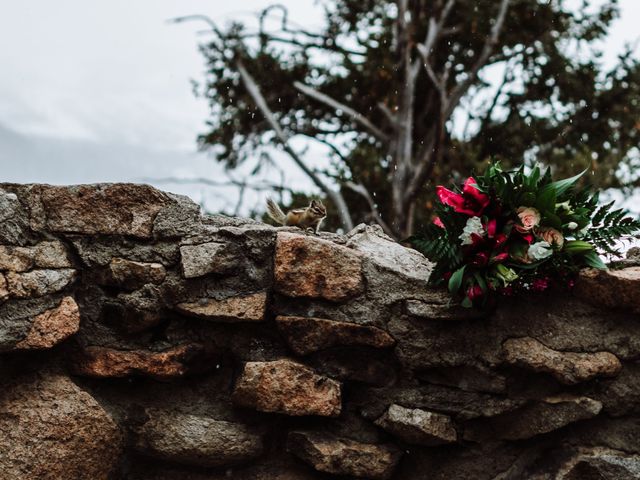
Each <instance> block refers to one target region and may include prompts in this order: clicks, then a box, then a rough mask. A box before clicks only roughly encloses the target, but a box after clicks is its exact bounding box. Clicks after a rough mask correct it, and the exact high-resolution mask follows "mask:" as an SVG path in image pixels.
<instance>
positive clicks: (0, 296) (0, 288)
mask: <svg viewBox="0 0 640 480" xmlns="http://www.w3.org/2000/svg"><path fill="white" fill-rule="evenodd" d="M7 298H9V285H7V279H6V278H5V276H4V275H3V274H2V273H0V302H4V301H5V300H6V299H7Z"/></svg>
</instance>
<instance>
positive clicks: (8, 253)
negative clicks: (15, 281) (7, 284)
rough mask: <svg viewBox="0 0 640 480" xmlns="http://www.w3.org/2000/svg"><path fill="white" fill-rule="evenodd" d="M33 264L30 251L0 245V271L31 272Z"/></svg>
mask: <svg viewBox="0 0 640 480" xmlns="http://www.w3.org/2000/svg"><path fill="white" fill-rule="evenodd" d="M33 263H34V262H33V251H32V249H30V248H28V247H12V246H5V245H0V270H5V271H6V270H8V271H11V272H26V271H27V270H31V268H32V267H33Z"/></svg>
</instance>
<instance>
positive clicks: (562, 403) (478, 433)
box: [464, 395, 602, 441]
mask: <svg viewBox="0 0 640 480" xmlns="http://www.w3.org/2000/svg"><path fill="white" fill-rule="evenodd" d="M600 410H602V404H601V403H600V402H598V401H597V400H593V399H591V398H587V397H575V396H570V395H563V396H559V397H548V398H545V399H543V400H541V401H539V402H535V403H533V404H531V405H528V406H526V407H523V408H522V409H520V410H518V411H517V412H514V413H513V414H508V415H499V416H496V417H493V418H489V419H481V420H476V421H471V422H469V424H468V425H467V428H466V429H465V432H464V438H465V440H471V441H482V440H487V439H502V440H522V439H526V438H531V437H534V436H536V435H541V434H543V433H548V432H552V431H554V430H557V429H559V428H562V427H564V426H566V425H569V424H570V423H573V422H577V421H578V420H584V419H587V418H592V417H595V416H596V415H598V414H599V413H600Z"/></svg>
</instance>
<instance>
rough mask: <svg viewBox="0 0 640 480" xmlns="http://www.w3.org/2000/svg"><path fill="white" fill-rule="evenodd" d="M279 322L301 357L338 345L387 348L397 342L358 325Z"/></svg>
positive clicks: (295, 319) (282, 319) (298, 320)
mask: <svg viewBox="0 0 640 480" xmlns="http://www.w3.org/2000/svg"><path fill="white" fill-rule="evenodd" d="M276 323H277V324H278V329H279V330H280V332H281V333H282V334H283V335H284V337H285V339H286V341H287V343H288V344H289V346H290V347H291V349H292V350H293V351H294V352H295V353H297V354H298V355H308V354H309V353H313V352H316V351H318V350H324V349H325V348H329V347H333V346H337V345H345V346H353V345H363V346H368V347H375V348H388V347H392V346H393V345H394V343H395V341H394V339H393V337H392V336H391V335H389V334H388V333H387V332H385V331H384V330H382V329H381V328H377V327H370V326H364V325H357V324H355V323H348V322H335V321H333V320H325V319H322V318H304V317H285V316H280V317H277V318H276Z"/></svg>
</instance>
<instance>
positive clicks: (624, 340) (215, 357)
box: [0, 184, 640, 480]
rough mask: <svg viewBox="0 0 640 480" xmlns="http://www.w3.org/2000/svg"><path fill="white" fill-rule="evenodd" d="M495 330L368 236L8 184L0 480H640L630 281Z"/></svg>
mask: <svg viewBox="0 0 640 480" xmlns="http://www.w3.org/2000/svg"><path fill="white" fill-rule="evenodd" d="M638 263H639V262H638V261H637V259H636V260H634V259H629V260H626V261H625V262H622V263H621V265H620V267H621V269H620V270H614V271H610V272H592V271H587V272H584V273H583V274H582V276H581V278H580V279H579V281H578V284H577V286H576V289H575V293H574V294H573V295H561V296H552V295H538V296H531V297H525V298H518V299H506V300H505V302H503V304H502V305H501V306H500V308H499V309H498V310H497V311H495V312H491V313H483V312H478V311H472V310H463V309H461V308H459V307H456V306H453V305H451V303H450V300H449V298H448V297H447V295H446V294H445V293H443V292H442V291H439V290H434V289H431V288H429V287H427V285H426V281H427V279H428V277H429V273H430V270H431V265H430V264H429V262H428V261H426V260H425V259H424V258H423V257H422V256H421V255H420V254H419V253H417V252H415V251H413V250H411V249H408V248H405V247H403V246H401V245H399V244H397V243H394V242H392V241H391V240H389V239H388V238H386V237H385V236H384V234H382V233H381V232H380V231H379V229H377V228H375V227H369V226H359V227H357V228H356V229H355V230H354V231H353V232H350V233H349V234H347V235H336V234H330V233H322V234H320V235H311V234H306V233H304V232H302V231H300V230H297V229H293V228H274V227H271V226H268V225H265V224H262V223H258V222H254V221H251V220H244V219H236V218H228V217H224V216H216V215H213V216H203V215H201V213H200V211H199V208H198V207H197V206H196V205H195V204H193V203H192V202H191V201H189V200H188V199H186V198H184V197H179V196H176V195H172V194H168V193H164V192H161V191H158V190H156V189H154V188H151V187H148V186H143V185H128V184H113V185H83V186H73V187H57V186H55V187H54V186H47V185H14V184H0V379H1V380H2V386H3V388H2V389H1V390H0V478H2V479H7V480H13V479H16V480H18V479H20V480H22V479H56V480H59V479H91V480H95V479H135V480H174V479H176V480H177V479H194V480H218V479H219V480H222V479H228V478H234V479H240V480H251V479H252V480H258V479H260V480H267V479H269V480H297V479H299V480H311V479H330V478H368V479H397V480H400V479H407V480H411V479H427V478H428V479H442V480H445V479H474V480H476V479H477V480H481V479H487V480H488V479H496V480H497V479H503V480H506V479H539V480H543V479H563V480H577V479H601V478H611V479H613V478H615V479H622V480H624V479H637V478H640V364H639V363H638V359H639V358H640V318H639V317H638V312H639V309H640V267H639V266H638Z"/></svg>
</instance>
